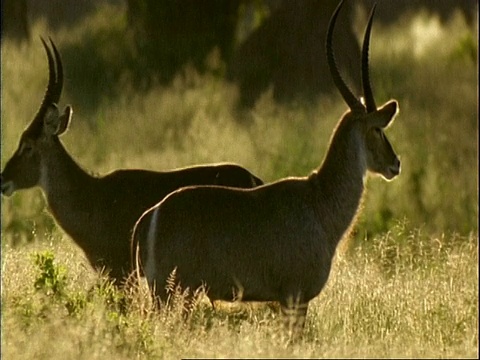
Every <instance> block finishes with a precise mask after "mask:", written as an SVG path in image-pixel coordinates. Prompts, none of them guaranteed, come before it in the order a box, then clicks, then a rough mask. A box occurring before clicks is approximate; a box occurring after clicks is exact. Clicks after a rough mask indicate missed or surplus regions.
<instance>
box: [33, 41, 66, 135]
mask: <svg viewBox="0 0 480 360" xmlns="http://www.w3.org/2000/svg"><path fill="white" fill-rule="evenodd" d="M40 40H42V44H43V47H44V48H45V52H46V53H47V58H48V74H49V75H48V76H49V77H48V85H47V88H46V90H45V95H44V96H43V100H42V103H41V105H40V108H39V109H38V111H37V114H36V115H35V118H34V119H33V121H32V122H31V124H30V126H29V127H28V129H27V130H28V132H30V133H32V135H33V136H38V135H39V134H40V132H41V130H42V127H43V118H44V117H45V113H46V112H47V108H48V106H49V105H51V104H52V103H55V102H56V101H58V99H56V97H57V96H59V92H58V86H57V73H56V70H55V60H54V58H53V56H52V53H51V51H50V49H49V47H48V45H47V43H46V42H45V40H44V39H43V38H42V37H40ZM60 92H61V89H60Z"/></svg>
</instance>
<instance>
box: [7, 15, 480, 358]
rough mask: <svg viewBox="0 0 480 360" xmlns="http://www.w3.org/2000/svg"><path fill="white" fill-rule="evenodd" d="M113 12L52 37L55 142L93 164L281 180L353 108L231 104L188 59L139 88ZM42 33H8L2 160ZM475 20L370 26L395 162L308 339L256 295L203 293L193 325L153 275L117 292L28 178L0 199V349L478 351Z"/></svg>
mask: <svg viewBox="0 0 480 360" xmlns="http://www.w3.org/2000/svg"><path fill="white" fill-rule="evenodd" d="M108 11H109V12H108V16H105V13H100V14H98V15H95V16H93V17H92V18H90V19H87V20H86V21H85V23H84V24H82V25H80V26H78V27H76V28H74V29H69V30H68V31H67V30H62V31H60V32H56V33H51V34H50V35H51V36H52V38H53V39H54V40H55V41H56V43H57V45H58V47H59V49H60V51H61V53H62V55H63V58H64V67H65V69H66V83H65V87H64V89H65V90H64V96H63V99H62V104H65V103H70V104H72V106H73V109H74V117H73V121H72V124H71V128H70V129H69V131H68V132H67V133H66V134H65V135H64V136H62V141H63V142H64V144H65V146H66V148H67V149H68V151H69V152H71V153H72V155H73V157H74V158H75V159H77V160H78V162H79V163H80V164H81V165H82V166H83V167H85V168H87V169H89V170H90V171H92V172H94V173H99V174H104V173H106V172H109V171H111V170H113V169H116V168H119V167H122V168H133V167H141V168H149V169H157V170H158V169H162V170H165V169H171V168H175V167H181V166H187V165H191V164H197V163H207V162H218V161H234V162H237V163H240V164H242V165H244V166H246V167H247V168H249V169H251V170H252V171H253V172H254V173H256V174H258V175H259V176H260V177H262V178H263V179H264V180H266V181H273V180H276V179H279V178H282V177H285V176H290V175H296V176H297V175H307V174H308V173H309V172H310V171H311V170H313V169H314V168H316V167H317V166H318V165H319V164H320V162H321V160H322V158H323V156H324V154H325V151H326V149H327V145H328V140H329V137H330V134H331V132H332V129H333V127H334V125H335V123H336V122H337V121H338V119H339V117H340V115H341V114H342V112H343V111H345V109H346V106H345V104H344V103H343V101H342V100H341V98H340V96H338V94H332V95H329V96H323V97H321V98H319V99H318V101H317V102H316V103H315V104H310V105H305V104H300V103H298V104H290V105H285V106H280V105H276V104H275V103H274V102H273V101H272V96H271V93H268V92H267V93H266V94H264V96H263V97H262V98H261V99H260V100H259V101H258V102H257V104H256V106H255V107H254V108H253V109H252V110H249V111H244V112H238V111H237V110H236V106H235V100H236V96H237V95H236V90H235V88H234V86H232V85H229V84H226V83H224V82H223V81H222V80H221V79H219V78H218V77H216V76H214V75H211V74H205V75H202V76H200V75H198V74H197V73H196V72H195V71H194V70H192V69H190V68H188V67H186V68H185V69H184V70H183V71H182V72H181V73H180V74H178V76H177V77H176V78H175V80H174V81H173V83H172V84H171V85H170V86H160V85H154V86H150V87H145V86H143V85H142V84H138V83H136V82H135V81H132V79H133V78H134V77H135V76H133V75H132V72H135V71H138V69H136V68H135V66H138V65H135V64H132V63H134V54H132V53H131V49H130V48H128V42H123V39H124V38H125V37H126V35H125V26H126V22H125V19H124V18H123V15H122V12H121V11H119V10H115V9H114V8H109V9H108ZM105 19H109V20H112V21H106V20H105ZM32 33H33V34H34V38H33V41H32V42H31V43H28V44H26V43H25V44H21V45H15V44H13V43H11V42H9V41H8V39H7V40H5V41H2V44H1V47H2V48H1V50H2V77H3V79H2V89H1V101H2V104H1V105H2V106H1V119H2V133H1V136H2V141H1V145H2V153H1V160H2V168H3V166H4V163H5V161H6V160H7V159H8V158H9V157H10V155H11V154H12V152H13V151H14V149H15V147H16V146H17V142H18V138H19V135H20V134H21V132H22V130H23V128H24V127H25V126H26V125H27V124H28V123H29V121H31V119H32V118H33V116H34V114H35V112H36V110H37V108H38V106H39V104H40V102H41V99H42V96H43V90H44V88H45V85H46V83H47V63H46V58H45V54H44V50H43V48H42V46H41V43H40V41H38V40H37V38H36V35H37V34H38V35H40V34H41V35H44V36H45V35H46V34H48V33H49V30H48V29H47V28H46V26H45V25H44V24H42V23H37V24H34V27H33V31H32ZM475 33H476V31H475V30H472V29H469V28H468V27H467V26H466V25H465V23H464V21H463V19H461V18H460V17H456V18H454V19H453V20H452V21H451V22H450V23H449V24H447V25H444V26H442V25H440V23H439V22H437V21H436V20H435V18H431V17H426V16H422V15H420V16H418V17H415V18H412V19H411V20H409V21H408V22H403V23H399V24H396V25H393V26H391V27H387V28H380V27H378V26H377V25H375V27H374V30H373V34H372V43H371V62H370V63H371V69H372V70H371V71H372V74H371V76H372V81H373V84H374V92H375V94H376V98H377V102H378V103H382V102H384V101H386V100H388V99H389V98H391V97H394V98H396V99H397V100H398V101H399V103H400V114H399V116H398V119H397V120H396V121H395V123H394V124H393V125H392V127H391V129H388V130H387V133H388V136H389V138H390V139H391V142H392V143H393V145H394V147H395V149H396V152H397V153H398V154H400V156H401V161H402V167H403V168H402V174H401V175H400V176H399V177H398V179H397V180H395V181H393V182H391V183H386V182H384V181H381V180H379V179H376V178H373V179H370V181H369V182H368V185H367V186H368V189H367V195H366V198H365V201H364V205H363V206H364V209H363V211H362V213H361V216H360V218H359V222H358V224H357V225H356V226H355V228H354V234H353V239H352V240H353V241H345V242H344V243H343V244H342V249H341V251H339V254H338V256H337V257H336V260H335V266H334V270H333V272H332V274H331V277H330V280H329V282H328V284H327V287H326V288H325V290H324V291H323V292H322V294H321V295H320V296H319V297H318V298H316V299H315V300H314V301H313V302H312V304H311V306H310V310H309V315H308V319H307V324H306V329H305V336H304V337H303V338H302V339H301V340H299V341H297V342H294V343H291V342H290V339H288V337H286V335H285V334H284V332H283V331H282V329H281V327H280V322H279V320H278V314H277V312H276V311H274V310H272V309H270V308H268V307H263V306H261V307H257V306H253V305H252V306H245V307H239V306H236V305H235V306H233V307H229V306H226V305H223V306H221V307H220V308H219V309H217V310H215V311H213V310H212V309H211V308H210V306H209V304H208V303H207V302H201V303H200V304H198V306H197V307H196V308H195V310H194V313H193V316H192V318H191V319H189V320H187V321H184V320H183V319H182V318H181V316H180V314H179V312H178V311H172V312H166V311H160V312H152V311H151V309H150V305H151V304H149V301H148V296H147V295H146V294H145V289H136V290H133V291H132V292H129V293H119V292H118V291H117V290H115V289H113V288H112V287H111V285H110V284H108V283H106V282H105V280H104V279H102V278H101V277H98V275H96V274H94V273H93V272H92V271H91V269H90V268H89V266H88V264H87V263H86V262H85V260H84V258H83V256H82V254H81V253H80V251H79V250H78V248H77V247H75V245H74V244H73V243H72V242H71V240H70V239H68V238H67V237H66V236H65V235H64V234H63V233H62V231H61V229H59V228H58V227H57V225H56V224H55V222H54V221H53V220H52V218H51V217H50V216H49V215H48V210H47V209H46V208H45V206H46V205H45V201H44V198H43V197H42V196H41V192H40V191H39V190H38V189H32V190H28V191H23V192H19V193H17V194H15V195H14V196H13V197H11V198H9V199H5V198H3V197H2V200H1V201H2V227H1V231H2V304H1V306H2V326H3V328H2V330H3V331H2V356H3V355H4V356H5V358H19V357H22V358H35V359H42V358H45V359H46V358H48V359H52V358H77V359H83V358H85V359H87V358H88V359H96V358H102V359H108V358H117V359H127V358H128V359H131V358H163V357H165V358H180V357H353V356H355V357H477V356H478V353H477V348H478V341H477V337H478V330H477V326H478V305H477V302H478V295H477V294H478V256H477V250H478V235H477V233H478V223H477V222H478V177H477V176H478V175H477V173H478V165H477V153H478V138H477V129H478V125H477V91H478V90H477V89H478V87H477V86H478V85H477V80H476V79H477V71H476V63H477V59H476V52H477V49H478V43H477V40H476V37H474V34H475ZM320 45H321V39H319V46H320ZM97 50H98V51H97ZM105 65H108V67H107V68H105ZM154 83H155V80H152V81H151V83H150V85H151V84H154ZM45 251H48V252H45ZM35 254H36V255H35ZM52 284H56V285H55V286H53V285H52Z"/></svg>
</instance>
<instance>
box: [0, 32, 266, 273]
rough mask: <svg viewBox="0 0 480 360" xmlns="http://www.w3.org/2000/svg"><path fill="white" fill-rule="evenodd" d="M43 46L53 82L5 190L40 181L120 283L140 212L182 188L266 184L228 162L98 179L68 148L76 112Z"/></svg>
mask: <svg viewBox="0 0 480 360" xmlns="http://www.w3.org/2000/svg"><path fill="white" fill-rule="evenodd" d="M42 42H43V45H44V47H45V50H46V53H47V57H48V66H49V74H50V75H49V82H48V87H47V89H46V91H45V95H44V99H43V102H42V104H41V106H40V109H39V110H38V112H37V114H36V116H35V118H34V119H33V121H32V122H31V123H30V125H29V126H28V127H27V128H26V130H25V131H24V132H23V134H22V135H21V137H20V143H19V145H18V148H17V150H16V151H15V153H14V154H13V156H12V157H11V159H10V160H9V161H8V162H7V164H6V165H5V168H4V170H3V172H2V173H1V186H2V194H4V195H6V196H10V195H12V193H14V192H15V191H17V190H21V189H27V188H31V187H34V186H40V188H41V189H42V190H43V193H44V195H45V197H46V200H47V203H48V206H49V208H50V211H51V213H52V214H53V216H54V218H55V220H56V221H57V223H58V224H59V225H60V226H61V227H62V228H63V230H64V231H65V232H66V233H67V234H68V235H69V236H70V237H71V238H72V239H73V240H74V241H75V243H76V244H77V245H78V246H79V247H80V248H81V249H82V250H83V252H84V253H85V255H86V257H87V259H88V261H89V262H90V264H91V265H92V266H93V267H94V268H104V269H105V270H106V271H108V272H109V275H110V277H111V278H112V279H115V280H118V281H121V280H122V279H123V277H124V276H125V275H127V274H128V273H129V271H130V269H131V264H130V238H131V232H132V229H133V226H134V224H135V222H136V221H137V219H138V218H139V217H140V215H142V213H143V212H144V211H145V210H147V209H148V208H150V207H151V206H153V205H154V204H156V203H157V202H158V201H160V200H161V199H163V198H164V197H165V196H166V195H167V194H169V193H170V192H172V191H173V190H176V189H178V188H180V187H183V186H187V185H193V184H200V185H203V184H218V185H226V186H234V187H246V188H250V187H253V186H257V185H261V184H263V182H262V180H260V179H259V178H258V177H256V176H254V175H253V174H251V173H250V172H249V171H248V170H246V169H244V168H243V167H240V166H238V165H235V164H229V163H223V164H213V165H203V166H194V167H188V168H182V169H178V170H173V171H166V172H154V171H147V170H139V169H138V170H137V169H132V170H117V171H114V172H112V173H109V174H107V175H105V176H103V177H94V176H92V175H90V174H88V173H87V172H86V171H85V170H83V169H82V168H81V167H80V166H79V165H78V164H77V163H76V162H75V160H74V159H73V158H72V157H71V155H70V154H69V153H68V151H67V150H66V149H65V147H64V146H63V144H62V142H61V141H60V139H59V136H60V135H62V134H63V133H65V131H66V130H67V128H68V124H69V122H70V120H71V117H72V109H71V107H70V106H66V107H65V109H64V111H63V113H60V112H59V110H58V107H57V104H58V101H59V99H60V95H61V93H62V87H63V67H62V61H61V58H60V54H59V52H58V50H57V48H56V46H55V44H54V43H53V41H52V40H51V39H50V43H51V48H52V49H53V53H52V50H51V49H50V48H49V46H48V45H47V43H46V42H45V41H44V40H43V39H42Z"/></svg>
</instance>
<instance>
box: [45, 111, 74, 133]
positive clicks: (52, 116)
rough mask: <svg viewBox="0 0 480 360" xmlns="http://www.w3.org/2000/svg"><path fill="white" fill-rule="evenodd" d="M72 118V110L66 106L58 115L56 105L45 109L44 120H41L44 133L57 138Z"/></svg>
mask: <svg viewBox="0 0 480 360" xmlns="http://www.w3.org/2000/svg"><path fill="white" fill-rule="evenodd" d="M71 117H72V108H71V107H70V106H67V107H66V108H65V110H64V111H63V114H62V115H60V113H59V111H58V107H57V105H56V104H51V105H50V106H49V107H48V108H47V112H46V114H45V118H44V120H43V123H44V129H45V133H46V134H47V135H50V136H54V135H55V136H59V135H61V134H63V133H64V132H65V130H67V128H68V124H69V123H70V119H71Z"/></svg>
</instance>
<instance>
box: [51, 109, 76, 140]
mask: <svg viewBox="0 0 480 360" xmlns="http://www.w3.org/2000/svg"><path fill="white" fill-rule="evenodd" d="M72 114H73V110H72V107H71V106H70V105H67V106H66V107H65V110H63V114H62V115H61V116H60V117H59V119H58V120H59V121H58V128H57V132H56V133H55V135H57V136H58V135H62V134H63V133H64V132H65V131H67V129H68V125H70V120H71V119H72Z"/></svg>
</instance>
